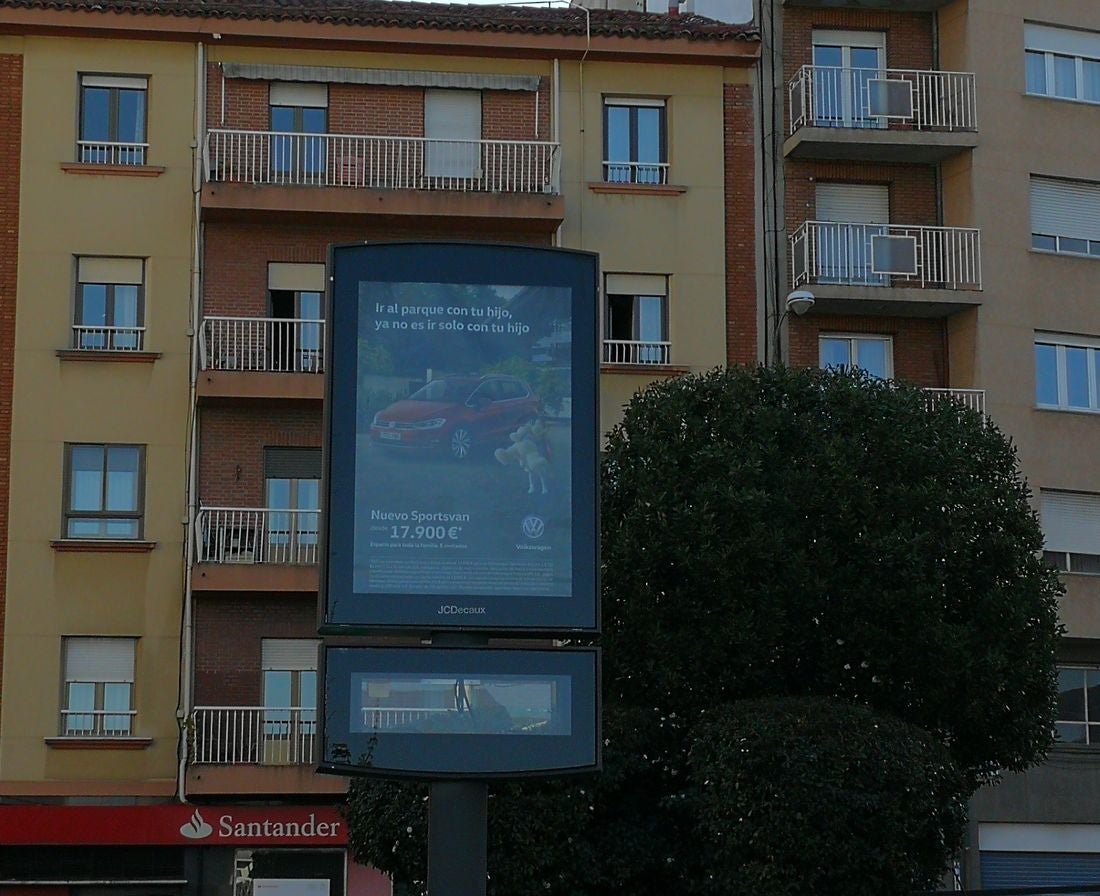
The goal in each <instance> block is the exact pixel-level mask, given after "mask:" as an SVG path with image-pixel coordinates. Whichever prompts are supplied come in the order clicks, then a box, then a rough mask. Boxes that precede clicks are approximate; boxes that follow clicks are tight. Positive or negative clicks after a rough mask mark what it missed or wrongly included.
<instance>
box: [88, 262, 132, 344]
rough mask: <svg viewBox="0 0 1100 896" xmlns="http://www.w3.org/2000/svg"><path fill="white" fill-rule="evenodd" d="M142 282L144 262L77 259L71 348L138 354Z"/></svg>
mask: <svg viewBox="0 0 1100 896" xmlns="http://www.w3.org/2000/svg"><path fill="white" fill-rule="evenodd" d="M144 281H145V262H144V260H142V259H140V258H89V257H84V258H78V259H77V260H76V301H75V304H74V313H73V348H76V349H86V350H90V351H119V352H122V351H141V350H142V348H143V347H144V345H145V327H144V326H142V324H143V321H144V307H143V305H144V301H143V300H144V293H145V289H144V285H143V284H144Z"/></svg>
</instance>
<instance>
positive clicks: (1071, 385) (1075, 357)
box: [1066, 346, 1089, 408]
mask: <svg viewBox="0 0 1100 896" xmlns="http://www.w3.org/2000/svg"><path fill="white" fill-rule="evenodd" d="M1066 402H1067V404H1068V405H1069V407H1071V408H1087V407H1088V406H1089V354H1088V349H1086V348H1078V347H1075V346H1066Z"/></svg>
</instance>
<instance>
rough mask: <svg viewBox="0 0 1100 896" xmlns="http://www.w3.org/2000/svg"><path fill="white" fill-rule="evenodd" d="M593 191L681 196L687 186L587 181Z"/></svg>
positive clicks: (628, 194) (632, 194) (629, 194)
mask: <svg viewBox="0 0 1100 896" xmlns="http://www.w3.org/2000/svg"><path fill="white" fill-rule="evenodd" d="M588 189H589V190H591V191H592V192H593V193H617V194H620V195H627V196H682V195H683V194H684V193H686V192H687V191H688V188H687V187H681V186H676V185H675V184H612V183H607V182H606V181H596V182H589V184H588Z"/></svg>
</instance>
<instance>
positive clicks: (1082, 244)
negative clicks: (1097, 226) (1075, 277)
mask: <svg viewBox="0 0 1100 896" xmlns="http://www.w3.org/2000/svg"><path fill="white" fill-rule="evenodd" d="M1058 251H1059V252H1079V253H1080V254H1082V255H1085V254H1087V253H1088V251H1089V241H1088V240H1079V239H1074V238H1073V237H1068V236H1060V237H1058Z"/></svg>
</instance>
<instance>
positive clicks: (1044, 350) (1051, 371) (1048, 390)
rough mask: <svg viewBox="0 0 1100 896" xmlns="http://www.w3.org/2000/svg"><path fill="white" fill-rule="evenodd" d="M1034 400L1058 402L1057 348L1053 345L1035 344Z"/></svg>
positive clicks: (1039, 402) (1050, 402)
mask: <svg viewBox="0 0 1100 896" xmlns="http://www.w3.org/2000/svg"><path fill="white" fill-rule="evenodd" d="M1035 402H1036V404H1046V405H1051V406H1056V405H1057V404H1058V349H1057V348H1055V347H1054V346H1053V345H1042V344H1040V343H1036V345H1035Z"/></svg>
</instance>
